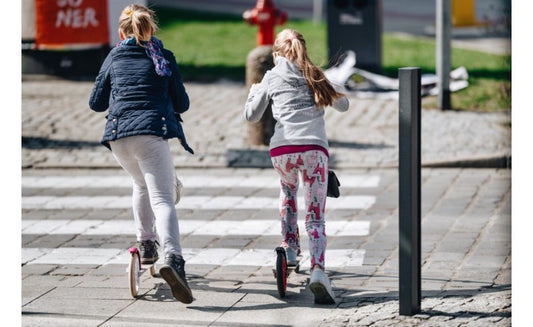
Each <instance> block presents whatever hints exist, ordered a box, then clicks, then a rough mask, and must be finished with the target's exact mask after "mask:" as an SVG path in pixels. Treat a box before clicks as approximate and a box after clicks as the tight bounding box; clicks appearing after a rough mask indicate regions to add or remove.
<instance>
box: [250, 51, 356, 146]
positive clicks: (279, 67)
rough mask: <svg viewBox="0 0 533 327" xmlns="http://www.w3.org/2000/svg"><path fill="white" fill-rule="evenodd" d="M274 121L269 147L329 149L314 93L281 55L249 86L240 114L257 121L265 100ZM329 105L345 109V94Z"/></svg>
mask: <svg viewBox="0 0 533 327" xmlns="http://www.w3.org/2000/svg"><path fill="white" fill-rule="evenodd" d="M270 102H271V103H272V116H273V117H274V119H275V120H276V126H275V128H274V135H273V136H272V138H271V139H270V149H274V148H277V147H279V146H284V145H319V146H321V147H323V148H324V149H326V150H328V151H329V146H328V141H327V136H326V127H325V122H324V110H323V109H318V108H317V106H316V104H315V100H314V95H313V94H312V92H311V89H310V88H309V85H308V84H307V81H306V79H305V77H304V76H303V74H302V71H301V70H300V68H299V67H298V65H297V64H296V63H293V62H290V61H289V60H287V59H286V58H284V57H281V56H278V57H277V58H276V62H275V66H274V68H272V70H269V71H267V72H266V73H265V76H263V80H262V81H261V83H260V84H256V85H253V86H252V88H251V89H250V93H249V94H248V99H247V101H246V105H245V109H244V116H245V118H246V120H248V121H251V122H257V121H259V120H260V119H261V117H262V116H263V113H264V112H265V110H266V108H267V107H268V104H269V103H270ZM332 107H333V108H334V109H336V110H338V111H340V112H344V111H347V110H348V107H349V102H348V99H347V98H346V97H342V98H339V99H337V100H336V101H335V102H334V103H333V105H332Z"/></svg>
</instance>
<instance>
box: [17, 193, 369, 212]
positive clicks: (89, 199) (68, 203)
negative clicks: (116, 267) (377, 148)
mask: <svg viewBox="0 0 533 327" xmlns="http://www.w3.org/2000/svg"><path fill="white" fill-rule="evenodd" d="M375 201H376V198H375V197H374V196H365V195H346V196H343V197H342V198H328V200H327V203H326V209H327V210H333V209H368V208H370V207H371V206H372V205H373V204H374V202H375ZM21 205H22V209H72V210H74V209H89V208H101V209H127V208H131V196H25V197H23V198H22V203H21ZM304 205H305V204H304V199H303V197H299V198H298V208H299V209H300V210H302V209H304ZM177 207H178V208H181V209H277V208H278V207H279V199H278V198H277V197H276V198H275V197H257V196H251V197H246V196H196V195H194V196H184V197H183V199H182V200H181V201H180V203H179V204H178V206H177Z"/></svg>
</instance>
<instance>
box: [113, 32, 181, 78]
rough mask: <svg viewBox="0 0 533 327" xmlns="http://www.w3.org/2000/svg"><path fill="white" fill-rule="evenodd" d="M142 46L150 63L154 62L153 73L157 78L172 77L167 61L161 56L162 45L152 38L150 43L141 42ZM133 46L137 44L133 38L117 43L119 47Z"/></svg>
mask: <svg viewBox="0 0 533 327" xmlns="http://www.w3.org/2000/svg"><path fill="white" fill-rule="evenodd" d="M141 43H142V45H143V46H144V50H145V51H146V55H147V56H148V57H150V58H152V61H153V62H154V66H155V72H156V73H157V75H159V76H170V75H172V71H171V70H170V63H169V62H168V60H166V59H165V57H164V56H163V51H162V50H161V49H163V43H162V42H161V41H160V40H158V39H157V38H156V37H155V36H152V37H151V38H150V41H148V42H146V41H143V42H141ZM124 44H127V45H134V44H137V41H136V40H135V38H134V37H130V38H128V39H125V40H123V41H122V42H119V43H118V44H117V46H120V45H124Z"/></svg>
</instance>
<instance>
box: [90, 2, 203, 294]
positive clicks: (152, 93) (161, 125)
mask: <svg viewBox="0 0 533 327" xmlns="http://www.w3.org/2000/svg"><path fill="white" fill-rule="evenodd" d="M156 30H157V25H156V23H155V19H154V12H153V11H151V10H150V9H148V8H146V7H144V6H141V5H129V6H127V7H126V8H125V9H124V10H123V11H122V14H121V15H120V19H119V36H120V39H121V40H122V42H120V43H119V44H117V46H116V47H115V48H113V49H112V50H111V51H110V53H109V55H108V56H107V58H106V59H105V61H104V63H103V64H102V67H101V68H100V72H99V74H98V76H97V77H96V81H95V84H94V88H93V90H92V93H91V97H90V101H89V106H90V108H91V109H93V110H94V111H98V112H100V111H105V110H107V109H109V114H108V115H107V117H106V118H107V123H106V125H105V131H104V136H103V138H102V144H104V145H105V146H106V147H108V148H109V149H111V151H112V152H113V155H114V156H115V158H116V159H117V161H118V162H119V163H120V165H121V166H122V167H123V168H124V169H125V170H126V171H127V172H128V173H129V174H130V175H131V177H132V179H133V215H134V221H135V227H136V234H137V241H138V242H139V243H140V246H139V247H140V251H141V263H144V264H151V263H154V262H155V261H157V259H158V253H157V245H158V244H159V243H158V242H157V239H159V241H160V242H161V244H162V247H163V252H164V257H165V262H164V265H163V266H162V267H161V269H160V271H159V273H160V274H161V276H162V277H163V279H165V281H166V282H167V283H168V284H169V285H170V287H171V289H172V294H173V295H174V297H175V298H176V299H177V300H179V301H181V302H183V303H191V302H192V301H193V297H192V292H191V290H190V288H189V286H188V284H187V280H186V277H185V268H184V266H185V261H184V260H183V256H182V250H181V245H180V235H179V226H178V218H177V214H176V209H175V207H174V201H175V196H176V195H175V181H176V178H175V172H174V165H173V162H172V157H171V154H170V148H169V144H168V139H170V138H174V137H176V138H178V139H179V140H180V142H181V145H182V146H183V148H184V149H185V150H187V151H188V152H190V153H194V152H193V150H192V149H191V148H190V147H189V145H188V144H187V141H186V139H185V135H184V132H183V129H182V126H181V124H180V121H181V118H180V114H182V113H183V112H185V111H186V110H187V109H189V97H188V95H187V93H186V91H185V87H184V86H183V82H182V79H181V75H180V71H179V68H178V64H177V63H176V59H175V58H174V55H173V54H172V52H170V51H168V50H166V49H164V48H163V44H162V43H161V41H159V40H158V39H157V38H155V37H154V36H153V35H154V32H155V31H156ZM156 227H157V228H156Z"/></svg>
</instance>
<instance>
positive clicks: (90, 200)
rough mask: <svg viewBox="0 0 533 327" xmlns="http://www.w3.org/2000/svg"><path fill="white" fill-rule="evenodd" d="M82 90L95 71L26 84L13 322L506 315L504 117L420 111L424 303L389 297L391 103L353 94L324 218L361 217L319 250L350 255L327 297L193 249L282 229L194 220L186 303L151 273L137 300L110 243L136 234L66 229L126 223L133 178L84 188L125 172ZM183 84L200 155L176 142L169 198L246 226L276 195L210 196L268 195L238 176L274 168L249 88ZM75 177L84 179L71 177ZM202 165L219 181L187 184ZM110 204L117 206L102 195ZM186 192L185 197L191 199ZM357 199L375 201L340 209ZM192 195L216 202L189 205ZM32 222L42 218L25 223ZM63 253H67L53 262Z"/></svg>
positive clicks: (468, 322)
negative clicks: (321, 302)
mask: <svg viewBox="0 0 533 327" xmlns="http://www.w3.org/2000/svg"><path fill="white" fill-rule="evenodd" d="M91 88H92V83H91V82H73V81H65V80H50V79H47V80H35V79H33V80H25V81H23V83H22V160H21V163H22V168H23V169H22V177H23V179H22V181H23V183H22V205H23V209H22V223H23V224H22V225H23V231H22V243H23V244H22V247H23V262H22V264H23V265H22V325H23V326H43V325H54V326H72V325H81V326H135V325H139V326H141V325H142V326H165V325H180V326H182V325H183V326H239V325H241V326H243V325H246V326H510V325H511V233H510V226H511V189H510V184H511V171H510V169H498V168H497V167H508V166H509V164H510V157H511V140H510V133H511V132H510V120H511V118H510V114H509V113H473V112H455V111H438V110H424V111H423V113H422V162H423V165H424V169H423V190H422V194H423V204H422V214H423V216H422V226H423V229H422V240H423V249H422V298H423V299H422V307H421V313H420V314H417V315H414V316H401V315H399V307H398V306H399V302H398V282H399V281H398V203H397V201H398V189H397V188H398V184H397V180H398V176H397V169H396V168H397V161H398V107H397V101H393V100H377V99H360V98H357V97H355V96H353V95H351V96H350V101H351V104H350V110H349V111H348V112H347V113H345V114H340V113H337V112H333V111H331V112H327V114H326V124H327V127H328V136H329V139H330V144H331V162H332V166H333V167H336V169H337V170H338V175H339V176H340V179H341V183H342V184H343V185H342V190H343V196H342V197H341V198H340V199H341V200H342V201H341V203H342V204H337V205H336V204H335V201H333V200H331V201H330V202H328V203H330V204H329V207H330V209H329V210H330V211H329V213H328V221H330V225H332V226H338V225H336V224H340V223H343V224H344V223H345V224H355V225H357V226H359V225H358V224H360V223H362V224H363V225H364V224H368V226H369V227H368V230H367V232H365V233H362V234H358V235H352V236H342V232H341V229H339V230H338V231H337V232H332V234H331V236H330V239H329V242H328V251H330V252H329V253H344V252H342V251H348V250H349V251H352V252H349V253H350V254H349V255H348V257H349V258H350V259H349V260H348V261H347V262H351V263H352V265H350V264H346V263H344V264H342V263H341V264H336V265H335V264H334V265H332V266H331V268H330V269H329V270H328V273H329V275H330V278H331V280H332V284H333V287H334V290H335V292H336V295H337V298H336V300H337V304H336V305H335V306H333V307H327V306H326V307H324V306H317V305H315V304H314V303H313V300H312V295H311V293H310V292H309V290H308V288H307V287H306V285H307V280H308V277H309V275H308V271H307V270H305V269H304V270H303V271H302V273H300V274H295V275H293V276H291V279H290V287H289V295H288V296H287V298H285V299H280V298H279V296H278V295H277V292H276V291H275V281H274V280H273V277H272V271H271V265H270V264H269V263H264V264H257V263H256V264H255V265H252V264H250V265H246V264H245V265H228V264H225V263H218V264H208V263H206V261H202V260H205V258H204V259H202V258H203V257H202V256H201V255H199V254H201V253H204V252H202V251H205V253H211V252H210V251H215V252H216V251H218V250H217V249H225V250H224V251H226V252H223V253H227V251H230V252H231V251H236V253H239V254H238V255H237V257H236V258H239V257H240V255H242V253H244V252H246V251H252V250H256V251H259V252H258V253H263V252H261V251H266V250H271V249H272V248H273V246H275V244H276V242H277V241H278V240H277V237H273V236H268V235H267V236H260V235H241V234H238V233H237V234H236V233H231V232H229V234H224V235H214V234H210V233H209V232H206V233H204V234H200V235H196V234H195V233H194V232H190V234H185V235H184V240H183V242H184V248H185V249H191V250H190V251H192V252H190V254H189V255H190V258H188V266H187V267H188V268H187V272H188V274H189V276H190V279H191V281H190V284H191V287H192V288H193V291H194V293H195V297H196V300H195V302H193V304H191V305H189V306H184V305H181V304H179V303H176V302H175V301H173V300H172V298H171V296H170V291H169V289H168V288H167V287H166V286H165V284H164V283H161V282H160V281H159V280H158V279H155V280H151V279H150V277H147V278H145V279H144V280H143V283H144V285H146V286H145V287H144V288H143V295H142V296H141V297H140V298H139V299H132V298H130V297H129V296H128V290H127V285H126V282H125V276H124V274H125V271H124V270H125V266H126V264H125V262H124V261H121V260H123V257H121V256H120V255H118V254H117V253H122V254H123V252H120V251H123V250H124V249H127V247H128V244H130V243H131V241H132V237H133V236H132V235H130V234H128V233H125V234H124V233H122V232H121V231H120V230H118V231H117V229H111V230H107V231H104V232H102V234H101V235H98V234H90V233H89V234H87V233H86V232H84V231H79V230H77V231H72V229H71V228H73V227H72V226H78V225H79V224H81V225H83V224H88V223H91V222H98V223H101V224H103V226H107V223H111V222H115V223H118V222H119V221H120V222H122V221H124V222H127V221H128V222H129V221H131V209H129V206H130V204H129V201H130V200H129V196H130V194H131V190H130V189H129V187H128V186H127V185H126V186H125V185H124V184H122V185H116V184H113V183H112V182H107V183H103V185H102V186H95V185H92V186H90V185H91V184H90V183H91V181H92V183H93V184H94V181H95V180H98V181H102V179H101V178H102V177H106V176H110V175H112V176H114V177H116V176H124V175H123V174H124V173H123V172H122V170H120V169H117V168H118V166H117V164H116V162H115V159H114V158H113V157H112V155H111V153H110V152H109V151H108V150H107V149H105V148H104V147H103V146H101V145H100V144H99V140H100V138H101V134H102V131H103V127H104V116H105V113H95V112H92V111H91V110H90V109H89V108H88V98H89V93H90V91H91ZM186 88H187V91H188V93H189V96H190V98H191V109H190V110H189V111H188V112H187V113H185V114H184V115H183V118H184V120H185V122H184V128H185V131H186V133H187V137H188V140H189V143H190V144H191V146H192V147H193V148H194V149H195V152H196V154H195V155H194V156H191V155H189V154H187V153H185V152H184V151H183V150H181V149H180V147H179V145H178V144H177V141H175V140H173V141H172V142H171V149H172V153H173V155H174V163H175V165H176V167H177V171H178V172H180V174H181V175H182V176H183V177H184V178H185V179H186V178H187V176H189V177H194V176H196V177H195V178H193V179H191V180H190V181H189V183H192V185H191V184H189V185H187V184H186V187H187V186H189V187H188V189H187V193H186V196H185V197H184V203H183V204H182V205H183V206H185V207H184V208H182V209H180V208H179V207H178V210H179V213H180V224H184V226H185V227H184V228H188V227H187V226H189V225H187V224H190V223H192V222H197V223H198V222H199V221H202V222H206V223H215V222H219V223H221V224H225V223H228V224H229V223H233V224H234V223H235V221H241V220H242V221H243V222H246V224H248V223H249V221H250V220H265V219H271V218H272V217H275V216H276V215H277V214H276V209H275V208H274V207H273V208H266V207H261V208H257V207H251V208H241V209H238V208H228V207H216V205H215V204H219V205H221V204H223V203H225V201H229V200H231V201H237V200H235V199H236V198H238V199H239V201H243V203H246V204H248V205H249V204H257V203H264V201H266V200H268V201H274V202H275V199H276V197H277V192H278V191H277V189H276V187H272V186H271V185H268V186H265V185H261V184H257V185H255V184H253V183H252V182H249V184H250V185H247V186H242V185H240V184H241V183H244V184H246V183H247V182H246V181H250V180H251V179H252V177H259V178H267V179H268V178H271V177H272V173H273V171H272V170H271V169H270V160H269V158H268V151H267V148H266V147H265V146H250V145H248V144H247V142H246V134H247V128H248V125H247V123H246V122H245V121H244V119H243V116H242V111H243V104H244V102H245V99H246V88H245V86H244V85H243V84H240V83H233V82H219V83H209V84H202V83H186ZM438 167H441V168H438ZM444 167H448V168H444ZM469 167H489V169H473V168H469ZM66 168H68V169H66ZM263 168H268V169H263ZM84 176H89V178H87V179H88V180H89V182H87V183H89V184H83V183H81V182H79V178H82V179H83V177H84ZM343 176H344V177H343ZM56 177H64V178H66V180H64V179H59V180H54V178H56ZM201 177H205V178H208V179H211V180H212V181H213V182H211V183H214V184H216V181H218V182H219V184H218V185H212V184H209V183H207V184H202V185H195V184H194V183H199V182H198V181H199V180H201ZM31 178H33V180H32V179H31ZM47 178H51V180H48V179H47ZM111 180H112V179H111ZM30 181H31V182H30ZM362 181H365V182H362ZM369 181H377V184H372V183H370V182H369ZM32 183H33V184H32ZM40 183H44V184H40ZM365 183H366V184H365ZM368 183H370V184H368ZM221 184H222V185H221ZM252 184H253V185H252ZM106 185H107V186H106ZM239 185H240V186H239ZM369 199H370V200H369ZM372 199H373V200H372ZM208 200H209V201H208ZM99 201H101V203H100V202H99ZM113 201H118V203H119V205H118V207H114V206H113V205H111V204H103V203H114V202H113ZM187 201H192V202H189V204H188V205H189V206H188V207H187V203H188V202H187ZM194 201H196V202H194ZM365 201H370V202H368V203H370V204H369V206H367V207H364V208H362V207H358V208H351V207H350V206H352V205H353V206H356V205H358V204H361V203H366V202H365ZM372 201H373V202H372ZM80 203H81V204H84V203H86V204H87V205H85V206H83V205H80ZM191 203H192V204H191ZM198 203H204V204H205V205H209V204H213V207H210V208H206V207H195V205H198ZM269 203H270V202H269ZM76 205H77V206H78V207H76ZM343 205H345V206H348V207H349V208H343V207H342V206H343ZM80 206H81V207H80ZM363 206H364V205H363ZM106 222H107V223H106ZM41 224H43V225H41ZM31 226H33V227H34V228H37V226H48V227H46V228H44V229H43V228H41V229H35V230H33V231H32V229H31ZM50 226H55V227H54V228H53V229H51V227H50ZM232 226H233V225H232ZM347 226H348V225H347ZM350 226H351V225H350ZM25 228H28V229H25ZM228 228H229V227H228ZM62 230H63V232H60V231H62ZM354 230H357V229H350V228H348V229H347V231H348V233H350V232H353V231H354ZM66 231H70V232H66ZM336 233H338V234H336ZM86 249H89V250H87V252H83V251H85V250H86ZM113 249H122V250H117V251H119V252H115V254H114V256H117V258H115V259H113V260H117V261H115V262H114V263H102V262H96V263H94V262H91V263H77V262H79V261H77V260H82V259H83V258H85V257H88V258H96V259H101V257H99V254H98V253H101V252H97V251H100V250H101V251H104V252H105V251H107V250H113ZM55 251H56V252H55ZM80 251H82V252H80ZM194 251H199V252H194ZM243 251H244V252H243ZM334 251H340V252H334ZM93 252H94V253H93ZM54 253H57V255H55V256H54ZM89 253H93V254H92V255H89ZM216 254H217V258H218V257H220V256H222V257H223V255H221V254H220V253H219V252H216ZM100 255H103V254H100ZM61 256H64V257H66V258H70V260H71V261H70V262H69V263H65V262H56V261H54V260H56V259H57V258H58V257H61ZM104 257H105V255H104ZM259 257H260V256H259ZM332 257H334V256H333V255H332ZM339 257H340V258H343V256H342V255H339ZM54 258H56V259H54ZM113 258H114V257H113ZM207 259H209V260H208V262H213V261H214V260H215V258H214V257H207ZM39 260H41V261H39ZM46 260H49V261H46ZM109 260H111V259H109ZM228 260H229V259H228ZM231 260H233V259H231ZM250 260H251V259H250ZM265 260H266V261H265V262H267V261H268V260H267V259H265ZM358 260H360V261H358ZM252 261H253V260H252ZM341 261H342V260H341ZM353 262H358V263H357V264H353ZM252 317H253V320H252V319H251V318H252Z"/></svg>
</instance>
